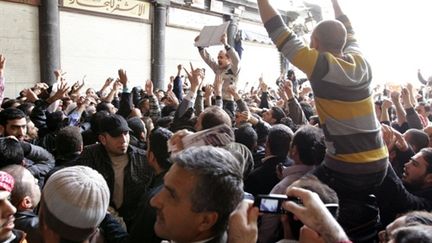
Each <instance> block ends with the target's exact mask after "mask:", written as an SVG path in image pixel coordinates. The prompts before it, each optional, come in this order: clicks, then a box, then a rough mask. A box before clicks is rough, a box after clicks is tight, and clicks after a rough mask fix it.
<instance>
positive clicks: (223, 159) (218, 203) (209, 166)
mask: <svg viewBox="0 0 432 243" xmlns="http://www.w3.org/2000/svg"><path fill="white" fill-rule="evenodd" d="M171 160H172V161H173V162H175V164H176V165H178V166H180V167H181V168H183V169H185V170H187V171H189V172H191V173H192V174H194V175H195V176H196V177H197V182H196V185H195V188H194V189H193V192H192V193H191V195H190V199H191V203H192V211H194V212H206V211H207V212H209V211H211V212H216V213H217V214H218V219H217V222H216V223H215V225H214V226H213V228H212V231H213V233H215V234H219V233H221V232H224V231H225V230H226V227H227V224H228V219H229V216H230V214H231V212H232V211H233V210H234V209H235V208H236V206H237V204H238V203H239V202H240V201H241V200H242V198H243V193H244V192H243V178H242V170H241V168H240V165H239V163H238V161H237V160H236V159H235V158H234V157H233V155H232V154H231V153H230V152H228V151H226V150H225V149H222V148H215V147H212V146H201V147H192V148H188V149H185V150H183V151H182V153H179V154H178V155H176V156H174V157H172V158H171Z"/></svg>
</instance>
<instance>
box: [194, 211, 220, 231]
mask: <svg viewBox="0 0 432 243" xmlns="http://www.w3.org/2000/svg"><path fill="white" fill-rule="evenodd" d="M201 214H202V216H201V217H202V218H201V222H200V224H199V225H198V230H199V231H200V232H204V231H209V230H211V228H212V227H213V225H215V224H216V222H217V220H218V218H219V215H218V213H216V212H205V213H201Z"/></svg>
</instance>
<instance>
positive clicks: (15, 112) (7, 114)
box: [0, 108, 26, 126]
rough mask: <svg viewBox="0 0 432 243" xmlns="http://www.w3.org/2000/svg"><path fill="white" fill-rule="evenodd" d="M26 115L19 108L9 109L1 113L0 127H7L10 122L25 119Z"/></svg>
mask: <svg viewBox="0 0 432 243" xmlns="http://www.w3.org/2000/svg"><path fill="white" fill-rule="evenodd" d="M25 117H26V115H25V113H24V112H23V111H22V110H19V109H17V108H7V109H4V110H2V111H1V112H0V125H2V126H6V125H7V123H8V121H10V120H15V119H22V118H25Z"/></svg>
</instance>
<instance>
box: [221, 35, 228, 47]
mask: <svg viewBox="0 0 432 243" xmlns="http://www.w3.org/2000/svg"><path fill="white" fill-rule="evenodd" d="M221 43H222V44H223V45H225V46H226V45H228V37H227V34H226V33H224V34H223V35H222V36H221Z"/></svg>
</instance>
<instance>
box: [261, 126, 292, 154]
mask: <svg viewBox="0 0 432 243" xmlns="http://www.w3.org/2000/svg"><path fill="white" fill-rule="evenodd" d="M292 138H293V132H292V131H291V129H290V128H289V127H287V126H285V125H283V124H276V125H273V126H272V127H271V128H270V132H269V134H268V138H267V147H268V149H269V150H270V153H271V155H276V156H280V157H286V156H287V155H288V151H289V148H290V144H291V139H292Z"/></svg>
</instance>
